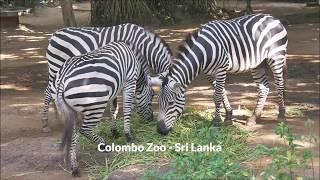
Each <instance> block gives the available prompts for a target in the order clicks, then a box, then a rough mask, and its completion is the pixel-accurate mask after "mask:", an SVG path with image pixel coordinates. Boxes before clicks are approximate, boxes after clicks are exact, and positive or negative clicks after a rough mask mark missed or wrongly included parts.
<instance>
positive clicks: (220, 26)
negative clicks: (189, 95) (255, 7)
mask: <svg viewBox="0 0 320 180" xmlns="http://www.w3.org/2000/svg"><path fill="white" fill-rule="evenodd" d="M287 41H288V39H287V32H286V29H285V28H284V26H283V25H282V24H281V23H280V21H279V20H277V19H275V18H274V17H272V16H269V15H262V14H256V15H248V16H243V17H239V18H236V19H232V20H228V21H212V22H209V23H207V24H205V25H204V26H202V27H201V28H200V29H199V30H198V31H196V32H194V33H192V34H191V35H190V36H189V37H188V38H187V39H186V42H185V43H184V45H183V46H181V48H180V52H179V54H178V59H177V60H176V61H175V62H174V63H173V65H172V67H170V69H169V73H168V75H167V76H165V77H163V78H162V87H161V89H160V92H159V95H158V98H159V115H158V124H157V126H158V131H159V132H160V133H162V134H167V133H168V132H169V130H170V129H171V127H172V125H173V123H174V122H175V120H176V119H177V117H178V116H179V115H180V114H181V112H182V110H183V107H184V103H185V97H184V93H185V90H186V87H187V85H188V84H189V83H190V82H191V81H192V80H193V79H194V78H195V77H196V76H197V75H198V74H199V73H200V72H204V74H205V76H206V77H207V78H208V79H209V81H210V82H211V83H212V85H213V86H214V89H215V92H214V101H215V107H216V109H215V112H214V115H213V117H214V120H213V126H218V125H219V124H220V122H221V117H220V105H221V102H224V104H225V108H226V114H227V116H226V119H225V123H226V124H230V123H232V121H231V114H232V109H231V107H230V105H229V102H228V99H227V98H226V97H227V96H226V95H225V88H224V85H225V79H226V74H227V72H231V73H238V72H244V71H251V74H252V76H253V78H254V81H255V82H256V84H257V85H258V94H259V98H258V100H257V106H256V108H255V111H254V114H253V115H252V116H251V117H250V118H249V119H248V121H247V125H252V124H255V123H256V120H257V119H258V118H259V117H260V116H261V112H262V109H263V106H264V104H265V101H266V98H267V94H268V92H269V84H268V81H267V77H266V74H265V70H266V68H265V66H269V67H270V69H271V71H272V72H273V76H274V79H275V85H276V87H277V90H278V96H279V101H278V104H279V115H278V119H279V120H281V119H282V120H283V119H284V116H285V103H284V90H285V89H284V80H285V78H284V74H285V71H286V59H285V53H286V48H287Z"/></svg>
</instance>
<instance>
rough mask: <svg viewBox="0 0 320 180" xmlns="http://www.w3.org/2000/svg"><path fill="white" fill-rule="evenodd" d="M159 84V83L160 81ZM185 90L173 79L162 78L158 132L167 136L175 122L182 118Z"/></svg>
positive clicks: (159, 96) (159, 95)
mask: <svg viewBox="0 0 320 180" xmlns="http://www.w3.org/2000/svg"><path fill="white" fill-rule="evenodd" d="M158 82H159V81H158ZM184 93H185V90H184V88H183V87H182V85H181V84H180V83H179V82H177V81H175V80H174V79H173V78H172V77H170V76H168V77H162V78H161V88H160V92H159V94H158V102H159V114H158V122H157V130H158V132H159V133H160V134H163V135H167V134H168V133H169V131H170V130H171V128H172V126H173V124H174V122H175V121H176V120H177V118H178V117H179V116H180V114H181V112H182V110H183V108H184V103H185V97H184Z"/></svg>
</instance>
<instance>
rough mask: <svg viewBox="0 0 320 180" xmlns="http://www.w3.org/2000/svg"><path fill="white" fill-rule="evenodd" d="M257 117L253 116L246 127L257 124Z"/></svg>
mask: <svg viewBox="0 0 320 180" xmlns="http://www.w3.org/2000/svg"><path fill="white" fill-rule="evenodd" d="M256 119H257V118H256V116H251V117H250V118H249V119H248V120H247V123H246V126H254V125H256V124H257V121H256Z"/></svg>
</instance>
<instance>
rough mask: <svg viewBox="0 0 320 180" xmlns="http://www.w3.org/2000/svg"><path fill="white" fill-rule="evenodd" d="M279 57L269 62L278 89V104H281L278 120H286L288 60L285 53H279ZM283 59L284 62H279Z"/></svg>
mask: <svg viewBox="0 0 320 180" xmlns="http://www.w3.org/2000/svg"><path fill="white" fill-rule="evenodd" d="M277 58H278V59H271V60H269V61H268V64H269V66H270V68H271V71H272V73H273V77H274V81H275V86H276V88H277V91H278V98H279V99H278V106H279V114H278V119H277V120H278V121H280V122H284V121H285V120H286V119H285V113H286V107H285V78H286V64H285V63H286V60H285V55H279V56H278V57H277ZM279 61H282V63H279ZM275 62H276V63H275Z"/></svg>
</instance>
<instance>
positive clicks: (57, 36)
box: [46, 23, 172, 83]
mask: <svg viewBox="0 0 320 180" xmlns="http://www.w3.org/2000/svg"><path fill="white" fill-rule="evenodd" d="M114 41H122V42H125V43H127V44H130V45H132V49H133V51H134V52H135V54H136V56H137V57H140V59H139V60H140V61H141V63H142V66H143V68H145V71H146V72H147V73H149V69H148V68H151V70H152V71H154V72H155V73H161V72H165V71H167V70H168V68H169V66H170V59H171V55H172V53H171V51H170V48H169V47H168V45H167V44H166V43H165V42H164V41H163V40H161V38H159V37H158V36H157V35H156V34H154V33H152V32H150V31H147V30H145V29H144V28H142V27H140V26H138V25H135V24H130V23H127V24H121V25H117V26H112V27H107V28H97V27H79V28H74V27H73V28H63V29H61V30H58V31H57V32H55V33H54V34H53V35H52V37H51V39H50V41H49V46H48V49H47V53H46V56H47V59H48V65H49V83H50V81H52V80H53V79H54V76H55V74H56V72H57V71H58V70H59V69H60V68H61V66H62V64H63V63H64V62H65V61H66V60H67V59H69V58H71V57H73V56H77V55H81V54H84V53H87V52H90V51H93V50H95V49H97V48H99V47H101V46H104V45H106V44H107V43H109V42H114Z"/></svg>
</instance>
